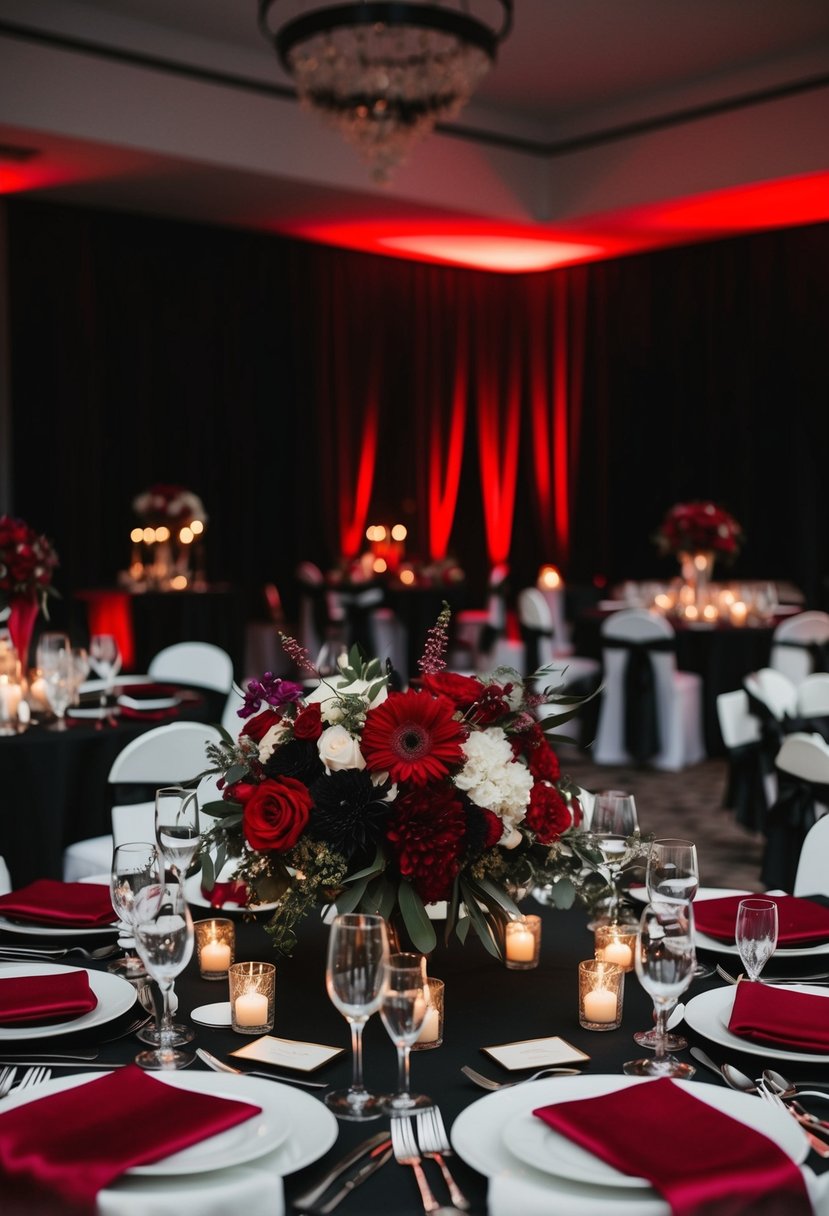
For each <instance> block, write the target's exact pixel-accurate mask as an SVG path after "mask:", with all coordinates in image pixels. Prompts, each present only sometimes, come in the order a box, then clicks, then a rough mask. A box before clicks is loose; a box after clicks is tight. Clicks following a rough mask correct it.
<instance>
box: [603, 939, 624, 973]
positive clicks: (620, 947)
mask: <svg viewBox="0 0 829 1216" xmlns="http://www.w3.org/2000/svg"><path fill="white" fill-rule="evenodd" d="M597 957H599V958H601V959H603V960H604V962H606V963H618V964H619V966H620V967H624V968H625V969H627V968H628V967H629V966H630V964H631V963H632V962H633V951H632V950H631V948H630V946H626V945H625V943H624V942H608V943H607V945H606V946H602V948H601V949H600V950H599V951H598V954H597Z"/></svg>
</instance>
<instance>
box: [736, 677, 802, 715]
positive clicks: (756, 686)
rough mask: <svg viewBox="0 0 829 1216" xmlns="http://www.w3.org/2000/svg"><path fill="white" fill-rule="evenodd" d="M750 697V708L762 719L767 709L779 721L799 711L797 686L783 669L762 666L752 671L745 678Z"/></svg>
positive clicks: (744, 682)
mask: <svg viewBox="0 0 829 1216" xmlns="http://www.w3.org/2000/svg"><path fill="white" fill-rule="evenodd" d="M743 688H744V689H745V691H746V693H747V694H748V697H749V708H750V710H753V711H754V713H755V716H757V717H759V718H760V719H762V718H763V717H764V716H765V714H764V713H763V712H762V710H764V709H765V711H767V713H769V714H770V715H771V716H772V717H773V718H775V719H776V720H777V721H778V722H782V721H783V719H784V718H791V717H794V715H795V714H796V713H797V687H796V685H795V684H793V683H792V681H791V680H790V679H789V677H788V676H787V675H785V674H784V673H783V672H782V671H776V670H775V669H774V668H773V667H761V668H760V669H759V671H751V672H749V674H748V675H747V676H746V677H745V679H744V680H743Z"/></svg>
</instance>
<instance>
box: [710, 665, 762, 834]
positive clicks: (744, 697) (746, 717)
mask: <svg viewBox="0 0 829 1216" xmlns="http://www.w3.org/2000/svg"><path fill="white" fill-rule="evenodd" d="M717 720H718V722H719V726H720V735H721V736H722V741H723V743H724V744H725V748H726V752H727V755H728V777H727V782H726V788H725V794H724V796H723V806H725V807H728V808H729V809H730V810H733V811H734V812H735V815H736V819H737V822H738V823H740V824H742V825H743V827H746V828H749V829H750V830H751V831H762V830H763V828H764V827H765V822H766V815H767V813H768V809H769V807H770V806H771V805H772V803H773V802H774V799H775V796H776V794H777V777H776V774H775V771H774V760H773V756H774V754H775V753H774V752H773V753H772V754H771V756H770V757H769V756H768V755H767V754H766V753H765V752H764V749H763V747H762V737H763V732H762V728H761V726H760V722H759V720H758V719H757V717H756V716H755V715H754V714H753V713H752V712H751V708H750V705H749V698H748V693H747V692H746V691H745V689H744V688H737V689H735V690H734V691H733V692H721V693H720V694H719V696H718V697H717ZM775 752H776V748H775Z"/></svg>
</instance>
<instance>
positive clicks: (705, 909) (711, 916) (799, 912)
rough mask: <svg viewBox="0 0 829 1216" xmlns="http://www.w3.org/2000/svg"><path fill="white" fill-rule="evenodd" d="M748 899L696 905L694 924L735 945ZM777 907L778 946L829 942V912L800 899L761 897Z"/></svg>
mask: <svg viewBox="0 0 829 1216" xmlns="http://www.w3.org/2000/svg"><path fill="white" fill-rule="evenodd" d="M748 898H750V896H746V895H726V896H724V897H723V898H722V899H703V900H701V901H700V900H697V901H695V902H694V924H695V925H696V927H697V929H699V931H700V932H701V933H706V934H707V935H708V936H709V937H714V938H716V939H717V941H721V942H733V941H734V929H735V927H736V924H737V909H738V908H739V906H740V901H741V900H743V899H748ZM755 898H757V899H771V900H773V901H774V903H776V904H777V944H778V946H791V947H794V946H817V945H819V944H820V943H821V942H829V908H824V907H823V905H822V904H815V903H812V902H811V900H808V899H797V898H796V897H795V896H794V895H759V896H756V897H755Z"/></svg>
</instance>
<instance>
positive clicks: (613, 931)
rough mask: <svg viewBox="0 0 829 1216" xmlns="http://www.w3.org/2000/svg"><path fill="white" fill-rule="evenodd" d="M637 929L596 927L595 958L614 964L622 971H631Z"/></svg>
mask: <svg viewBox="0 0 829 1216" xmlns="http://www.w3.org/2000/svg"><path fill="white" fill-rule="evenodd" d="M637 933H638V929H637V927H636V926H635V925H625V924H619V925H613V924H609V925H597V926H596V932H595V938H594V945H595V951H596V958H597V959H600V960H601V961H602V962H605V963H616V964H617V965H618V966H619V967H621V968H622V970H623V971H625V972H627V971H632V970H633V959H634V954H635V951H636V937H637Z"/></svg>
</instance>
